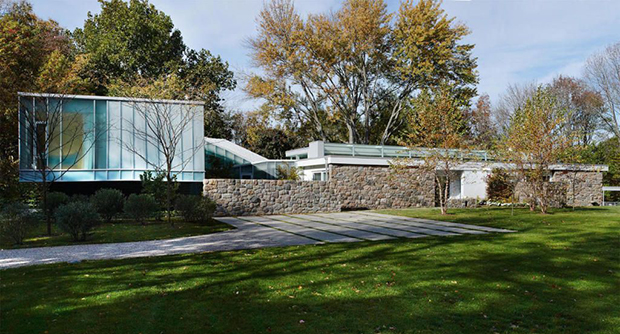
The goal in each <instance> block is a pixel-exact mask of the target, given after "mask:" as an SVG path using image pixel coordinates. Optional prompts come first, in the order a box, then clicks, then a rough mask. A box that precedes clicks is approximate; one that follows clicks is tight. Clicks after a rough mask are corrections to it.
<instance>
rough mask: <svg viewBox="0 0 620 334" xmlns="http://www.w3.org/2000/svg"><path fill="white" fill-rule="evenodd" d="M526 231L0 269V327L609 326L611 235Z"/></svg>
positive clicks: (393, 329) (613, 286) (614, 260)
mask: <svg viewBox="0 0 620 334" xmlns="http://www.w3.org/2000/svg"><path fill="white" fill-rule="evenodd" d="M529 228H532V229H536V230H537V233H540V234H541V236H540V237H539V238H537V237H536V236H533V237H532V238H523V237H522V235H523V234H524V233H526V232H524V231H521V232H520V233H517V234H488V235H476V236H460V237H444V238H426V239H418V240H396V241H390V242H380V243H377V242H374V243H373V242H365V243H353V244H333V245H325V246H305V247H287V248H271V249H262V250H251V251H243V252H223V253H210V254H200V255H192V256H189V255H183V256H168V257H158V258H148V259H131V260H123V261H103V262H86V263H82V264H77V265H66V264H63V265H52V266H39V267H32V268H24V269H19V270H11V271H5V272H4V273H3V275H2V282H1V283H2V297H0V301H1V302H2V319H3V320H2V321H1V325H0V329H1V331H2V332H10V333H33V332H43V331H45V330H48V331H49V333H55V332H59V333H86V332H96V333H106V332H107V333H115V332H119V331H121V330H122V332H125V333H132V332H136V333H137V332H142V333H153V332H157V333H159V332H164V333H191V332H201V333H204V332H209V333H231V332H252V333H260V332H267V333H268V332H273V333H291V332H303V333H342V332H353V333H376V332H385V333H400V332H421V333H425V332H426V333H438V332H443V333H459V332H469V333H479V332H491V333H493V332H516V333H519V332H566V333H570V332H574V333H584V332H588V331H592V332H594V331H610V332H612V331H613V330H614V328H613V327H611V326H613V325H614V324H613V323H610V322H609V319H611V318H613V317H614V315H615V314H617V313H616V312H617V311H618V304H617V302H613V300H614V299H616V301H617V297H614V296H616V295H617V288H618V285H617V282H618V280H617V279H618V277H617V274H615V273H616V272H618V260H619V259H618V254H617V253H616V252H613V249H610V246H611V245H614V244H615V245H617V244H618V241H617V234H614V233H613V231H605V232H603V233H601V232H599V233H597V232H596V231H586V230H584V229H580V228H578V227H572V226H571V225H568V226H566V229H562V230H558V229H555V230H552V229H550V230H548V231H546V230H545V226H544V225H542V226H540V227H536V226H530V227H529ZM529 228H528V229H524V230H529ZM610 228H611V227H610ZM614 238H615V239H616V240H615V241H614ZM603 319H607V322H605V321H604V320H603ZM302 320H303V323H302Z"/></svg>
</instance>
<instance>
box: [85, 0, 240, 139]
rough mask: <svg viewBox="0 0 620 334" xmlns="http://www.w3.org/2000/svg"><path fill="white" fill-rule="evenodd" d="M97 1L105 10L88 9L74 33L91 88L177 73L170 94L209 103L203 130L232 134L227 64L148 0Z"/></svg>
mask: <svg viewBox="0 0 620 334" xmlns="http://www.w3.org/2000/svg"><path fill="white" fill-rule="evenodd" d="M99 2H100V3H101V13H99V14H95V15H93V14H91V13H89V14H88V18H87V19H86V22H85V23H84V27H83V28H78V29H76V30H75V31H74V32H73V35H74V36H75V40H76V44H77V46H78V50H79V52H80V55H81V56H82V58H83V62H84V66H83V67H84V68H85V69H84V70H83V71H81V72H80V73H81V77H82V78H83V79H88V80H89V81H90V82H92V83H93V87H92V88H91V91H92V92H94V93H97V94H100V95H114V94H118V93H119V91H118V90H116V88H118V86H119V84H121V85H125V86H132V85H134V86H142V85H143V84H144V82H148V81H154V80H163V79H164V78H166V77H169V76H174V77H175V80H176V81H177V83H176V85H175V90H174V91H168V92H166V94H167V95H168V98H170V99H176V100H187V99H190V100H200V101H203V102H205V109H206V115H205V116H206V117H205V134H206V135H208V136H216V137H223V138H228V137H229V135H230V131H231V130H230V128H231V124H230V121H229V119H228V118H227V117H228V115H227V114H226V113H225V111H224V107H223V106H222V101H223V99H222V98H221V93H222V92H223V91H225V90H233V89H235V87H236V84H237V82H236V81H235V79H234V75H233V72H232V71H230V70H229V68H228V63H226V62H224V61H222V59H221V58H220V57H219V56H213V55H212V54H211V53H210V52H209V51H208V50H205V49H201V50H199V51H196V50H192V49H189V48H187V47H186V46H185V44H184V43H183V38H182V36H181V32H180V31H179V30H177V29H176V28H175V27H174V24H173V23H172V19H171V18H170V17H169V16H168V15H166V14H165V13H164V12H162V11H159V10H157V9H156V8H155V6H153V5H152V4H149V3H148V1H147V0H131V1H129V2H125V1H122V0H110V1H105V0H99ZM128 32H131V33H128Z"/></svg>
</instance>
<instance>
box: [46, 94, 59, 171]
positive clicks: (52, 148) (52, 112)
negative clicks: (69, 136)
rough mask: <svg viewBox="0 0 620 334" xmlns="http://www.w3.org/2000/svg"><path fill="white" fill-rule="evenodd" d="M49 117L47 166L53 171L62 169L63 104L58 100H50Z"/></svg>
mask: <svg viewBox="0 0 620 334" xmlns="http://www.w3.org/2000/svg"><path fill="white" fill-rule="evenodd" d="M48 106H49V109H48V110H49V114H48V115H49V116H48V120H47V131H48V132H49V136H50V137H49V154H48V157H47V164H48V166H49V168H51V169H59V168H60V160H61V159H60V156H61V154H62V152H61V151H60V137H61V136H62V134H61V131H60V123H61V120H60V118H61V115H62V114H61V111H62V104H61V103H60V101H59V100H58V99H49V101H48Z"/></svg>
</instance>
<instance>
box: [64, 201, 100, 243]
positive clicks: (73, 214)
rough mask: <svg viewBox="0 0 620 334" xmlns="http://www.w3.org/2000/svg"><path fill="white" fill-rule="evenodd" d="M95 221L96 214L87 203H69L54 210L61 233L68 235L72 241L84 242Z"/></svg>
mask: <svg viewBox="0 0 620 334" xmlns="http://www.w3.org/2000/svg"><path fill="white" fill-rule="evenodd" d="M97 219H98V216H97V212H96V211H95V209H94V208H93V206H92V205H91V204H90V203H88V202H82V201H76V202H71V203H69V204H66V205H63V206H61V207H59V208H58V210H56V224H58V227H59V228H60V229H61V230H62V231H64V232H66V233H69V234H70V235H71V236H72V237H73V240H74V241H80V240H86V236H87V234H88V232H89V231H90V230H91V229H92V228H93V227H94V226H95V225H96V223H97Z"/></svg>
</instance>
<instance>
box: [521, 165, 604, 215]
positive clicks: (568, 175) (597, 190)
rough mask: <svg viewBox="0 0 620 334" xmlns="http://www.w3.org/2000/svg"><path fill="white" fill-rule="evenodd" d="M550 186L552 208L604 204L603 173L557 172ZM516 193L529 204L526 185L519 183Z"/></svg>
mask: <svg viewBox="0 0 620 334" xmlns="http://www.w3.org/2000/svg"><path fill="white" fill-rule="evenodd" d="M573 184H574V187H573ZM550 186H551V189H550V191H549V193H550V194H551V195H550V196H551V198H550V199H549V202H550V205H551V206H552V207H562V206H572V205H575V206H592V205H600V204H601V203H602V202H603V193H602V187H603V173H600V172H572V171H557V172H555V173H553V176H552V177H551V184H550ZM515 193H516V197H517V199H518V200H519V201H520V202H523V203H526V202H528V196H529V193H530V192H529V191H528V189H527V185H526V184H525V183H523V182H519V183H518V184H517V187H516V189H515ZM573 193H574V194H575V196H574V197H573Z"/></svg>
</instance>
